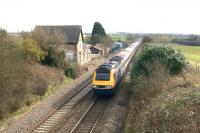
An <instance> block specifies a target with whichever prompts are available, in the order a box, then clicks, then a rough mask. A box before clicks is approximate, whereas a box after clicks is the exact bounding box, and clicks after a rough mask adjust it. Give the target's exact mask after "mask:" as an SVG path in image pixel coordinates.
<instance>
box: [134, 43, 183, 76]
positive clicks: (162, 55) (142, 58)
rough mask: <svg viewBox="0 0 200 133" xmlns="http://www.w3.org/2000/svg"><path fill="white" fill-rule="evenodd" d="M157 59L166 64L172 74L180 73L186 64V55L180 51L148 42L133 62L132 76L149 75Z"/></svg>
mask: <svg viewBox="0 0 200 133" xmlns="http://www.w3.org/2000/svg"><path fill="white" fill-rule="evenodd" d="M156 61H158V62H160V63H162V64H163V65H165V66H166V69H167V70H168V71H169V73H170V74H178V73H180V72H181V71H182V70H183V68H184V67H185V66H186V60H185V56H184V55H183V54H182V53H180V51H176V50H175V49H173V48H170V47H167V46H163V45H158V44H148V43H147V44H145V45H144V48H143V50H142V52H141V53H140V54H139V55H138V57H137V59H136V61H135V62H134V63H133V68H132V72H131V78H132V79H133V78H134V77H137V76H140V75H143V76H147V77H149V76H150V75H151V74H152V71H154V70H152V69H150V66H151V64H152V63H155V62H156Z"/></svg>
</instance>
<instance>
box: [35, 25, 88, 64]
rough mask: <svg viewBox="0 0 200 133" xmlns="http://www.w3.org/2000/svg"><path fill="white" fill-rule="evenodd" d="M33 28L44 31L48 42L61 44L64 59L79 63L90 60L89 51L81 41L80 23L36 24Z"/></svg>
mask: <svg viewBox="0 0 200 133" xmlns="http://www.w3.org/2000/svg"><path fill="white" fill-rule="evenodd" d="M35 30H40V31H42V32H44V33H45V34H46V35H47V36H48V40H49V41H50V43H53V44H55V43H57V44H58V43H59V44H61V49H62V50H64V52H65V55H66V60H71V61H76V62H77V63H78V64H79V65H83V64H84V63H87V62H89V61H91V51H90V49H89V48H88V47H87V46H86V45H85V44H84V43H83V32H82V27H81V26H80V25H65V26H36V27H35Z"/></svg>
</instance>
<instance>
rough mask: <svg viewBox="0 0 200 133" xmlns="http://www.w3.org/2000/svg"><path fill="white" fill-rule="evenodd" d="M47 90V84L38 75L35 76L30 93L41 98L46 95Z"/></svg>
mask: <svg viewBox="0 0 200 133" xmlns="http://www.w3.org/2000/svg"><path fill="white" fill-rule="evenodd" d="M47 88H48V84H47V82H46V81H45V80H44V79H43V78H42V77H41V76H40V75H37V76H36V77H35V80H34V84H33V86H32V93H33V94H35V95H38V96H43V95H44V94H45V93H46V91H47Z"/></svg>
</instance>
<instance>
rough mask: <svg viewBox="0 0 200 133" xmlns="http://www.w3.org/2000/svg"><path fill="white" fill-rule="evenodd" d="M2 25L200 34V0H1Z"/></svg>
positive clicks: (27, 28)
mask: <svg viewBox="0 0 200 133" xmlns="http://www.w3.org/2000/svg"><path fill="white" fill-rule="evenodd" d="M0 4H1V5H0V27H2V28H5V29H7V31H8V32H16V31H22V30H24V31H30V30H32V29H33V28H34V26H35V25H82V27H83V32H91V30H92V27H93V24H94V22H95V21H98V22H100V23H102V25H103V27H104V28H105V30H106V32H133V33H141V32H142V33H190V34H200V8H199V5H200V2H199V0H0Z"/></svg>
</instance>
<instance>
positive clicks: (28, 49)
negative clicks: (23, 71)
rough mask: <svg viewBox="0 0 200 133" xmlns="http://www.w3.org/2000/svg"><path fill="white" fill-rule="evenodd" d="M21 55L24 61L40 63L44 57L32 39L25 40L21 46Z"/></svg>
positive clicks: (43, 53)
mask: <svg viewBox="0 0 200 133" xmlns="http://www.w3.org/2000/svg"><path fill="white" fill-rule="evenodd" d="M22 47H23V53H24V57H25V59H26V61H28V62H31V61H41V60H43V59H44V57H45V52H43V51H42V50H41V49H40V48H39V47H38V46H37V43H36V41H34V40H33V39H25V40H24V42H23V44H22Z"/></svg>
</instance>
